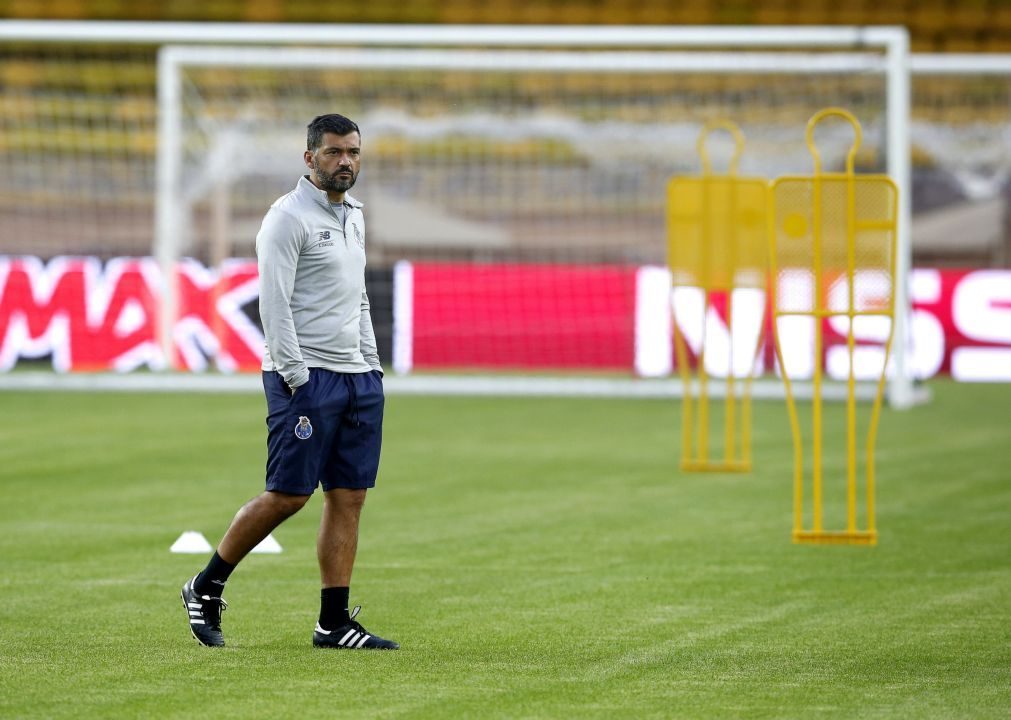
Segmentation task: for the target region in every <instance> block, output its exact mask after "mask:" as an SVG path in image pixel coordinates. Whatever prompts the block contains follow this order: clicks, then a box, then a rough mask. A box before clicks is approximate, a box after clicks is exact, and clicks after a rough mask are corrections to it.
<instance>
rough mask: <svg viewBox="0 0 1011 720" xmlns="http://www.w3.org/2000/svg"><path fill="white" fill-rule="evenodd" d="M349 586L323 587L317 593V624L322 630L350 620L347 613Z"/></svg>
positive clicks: (330, 628) (337, 626) (331, 628)
mask: <svg viewBox="0 0 1011 720" xmlns="http://www.w3.org/2000/svg"><path fill="white" fill-rule="evenodd" d="M350 595H351V588H346V587H329V588H323V589H322V590H321V591H320V594H319V626H320V627H321V628H323V629H324V630H333V629H334V628H339V627H340V626H341V625H345V624H347V623H349V622H351V617H350V615H349V614H348V597H349V596H350Z"/></svg>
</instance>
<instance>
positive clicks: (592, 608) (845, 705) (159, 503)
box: [0, 383, 1011, 719]
mask: <svg viewBox="0 0 1011 720" xmlns="http://www.w3.org/2000/svg"><path fill="white" fill-rule="evenodd" d="M934 390H935V394H936V397H935V400H934V402H933V403H932V404H930V405H928V406H924V407H920V408H917V409H915V410H913V411H911V412H908V413H897V412H892V411H888V410H886V411H885V412H884V414H883V417H882V420H881V432H880V438H879V444H878V446H879V452H878V463H877V470H878V482H879V490H878V525H879V530H880V544H879V545H878V546H877V547H875V548H865V547H812V546H795V545H792V544H791V543H790V537H789V531H790V523H791V495H790V493H791V489H790V487H791V486H790V472H791V469H790V462H791V450H790V447H791V446H790V440H789V436H788V426H787V420H786V413H785V409H784V407H783V406H782V405H781V403H760V404H758V405H757V407H756V416H755V443H754V447H755V466H756V469H755V471H754V472H753V473H751V474H748V475H729V474H717V475H699V474H692V475H689V474H683V473H681V472H679V471H678V469H677V461H678V456H679V438H680V435H679V430H678V427H679V412H678V405H677V403H676V402H673V401H658V400H593V399H571V400H570V399H542V400H530V399H473V398H431V397H407V396H394V397H391V398H390V399H389V400H388V407H387V429H386V438H385V450H384V458H383V465H382V469H381V472H380V479H379V485H378V487H377V488H376V490H375V491H373V492H372V493H370V496H369V501H368V503H367V505H366V509H365V515H364V518H363V527H362V537H361V544H360V551H359V557H358V563H357V566H356V569H355V578H354V583H353V586H352V602H354V603H357V604H361V605H363V606H364V609H363V612H362V616H361V619H362V621H363V622H364V624H365V625H366V627H368V628H370V629H374V630H375V631H377V632H379V633H380V634H382V635H384V636H388V637H393V638H395V639H397V640H399V641H400V642H401V644H402V646H403V649H402V650H401V651H399V652H396V653H376V654H369V653H354V652H348V651H329V652H328V651H318V650H313V648H312V647H311V644H310V638H311V631H312V627H313V623H314V620H315V615H316V612H317V610H318V606H317V605H318V580H317V578H318V574H317V569H316V561H315V529H316V524H317V522H318V517H319V508H320V506H319V498H318V497H316V498H314V499H313V500H312V502H311V503H310V505H309V506H307V507H306V509H305V510H303V511H302V512H301V513H300V514H299V515H297V516H295V517H294V518H292V519H291V520H289V521H288V522H287V523H286V524H285V525H283V526H282V527H281V528H279V530H278V531H277V532H276V533H275V536H276V537H277V539H278V540H279V541H280V542H281V544H282V545H283V546H284V553H283V554H281V555H277V556H264V555H254V556H250V557H249V558H248V559H247V560H246V561H245V562H244V563H243V564H242V565H241V566H240V567H239V569H238V570H237V571H236V572H235V574H234V575H233V576H232V580H231V582H230V583H229V586H228V590H227V592H226V597H227V598H228V600H229V602H230V605H231V607H230V608H229V610H228V611H227V612H226V613H225V616H224V619H225V624H224V627H225V632H226V637H227V641H228V646H227V647H226V648H223V649H207V648H202V647H199V646H197V644H196V643H195V642H194V641H193V640H192V639H191V638H190V636H189V631H188V630H187V629H186V626H185V621H184V616H183V612H182V607H181V604H180V602H179V598H178V592H179V586H180V585H181V584H182V583H183V581H184V580H185V579H186V578H187V577H189V576H190V575H191V574H193V573H194V572H195V571H196V570H197V569H199V567H200V566H201V565H202V563H203V560H204V559H203V558H202V557H197V556H185V555H172V554H170V553H169V552H168V547H169V545H170V544H171V543H172V542H173V540H175V538H176V537H177V536H178V535H179V534H180V533H181V532H182V531H183V530H188V529H195V530H200V531H201V532H203V533H204V534H205V535H207V536H208V538H209V539H210V540H211V542H212V543H215V542H217V540H218V539H219V538H220V536H221V534H222V533H223V531H224V529H225V527H226V526H227V524H228V522H229V520H230V519H231V516H232V514H233V513H234V511H235V510H236V509H237V508H238V507H239V505H240V504H241V503H242V502H244V501H245V500H246V499H248V498H249V497H251V496H252V495H254V494H256V493H257V492H259V490H260V488H261V487H262V472H263V461H264V439H263V430H264V424H263V417H262V416H263V402H262V399H261V398H259V397H256V396H252V395H250V396H233V395H195V394H194V395H185V394H179V395H157V394H151V395H140V394H119V393H105V394H83V393H82V394H74V393H63V394H61V393H4V394H0V410H2V413H0V493H2V495H0V498H2V500H0V568H2V571H0V717H3V718H17V717H45V718H99V717H117V718H118V717H130V718H140V717H187V718H192V717H204V716H206V717H210V718H216V719H217V718H232V717H234V718H281V717H293V718H301V717H305V718H309V717H347V718H365V717H382V718H431V717H436V718H437V717H449V718H460V717H472V718H542V717H547V718H615V717H628V718H633V717H634V718H647V717H656V718H693V717H698V718H723V717H725V718H758V717H784V718H798V717H814V716H817V717H824V718H857V717H859V718H886V717H896V718H987V717H993V718H997V717H1007V711H1008V707H1011V691H1009V687H1011V472H1009V468H1008V465H1009V460H1011V386H956V385H953V384H945V383H938V384H936V385H935V386H934ZM833 422H834V421H833Z"/></svg>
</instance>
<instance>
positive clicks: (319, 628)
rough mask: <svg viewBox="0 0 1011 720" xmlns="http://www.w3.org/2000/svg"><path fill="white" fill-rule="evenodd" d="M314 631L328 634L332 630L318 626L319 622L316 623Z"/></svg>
mask: <svg viewBox="0 0 1011 720" xmlns="http://www.w3.org/2000/svg"><path fill="white" fill-rule="evenodd" d="M316 632H318V633H321V634H322V635H329V634H330V633H331V632H333V631H332V630H324V629H323V628H322V627H320V624H319V623H316Z"/></svg>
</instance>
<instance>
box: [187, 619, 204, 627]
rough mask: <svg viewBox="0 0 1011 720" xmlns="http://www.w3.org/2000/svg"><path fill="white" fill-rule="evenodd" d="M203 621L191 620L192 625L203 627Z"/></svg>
mask: <svg viewBox="0 0 1011 720" xmlns="http://www.w3.org/2000/svg"><path fill="white" fill-rule="evenodd" d="M203 624H204V621H203V620H197V619H196V618H190V625H203Z"/></svg>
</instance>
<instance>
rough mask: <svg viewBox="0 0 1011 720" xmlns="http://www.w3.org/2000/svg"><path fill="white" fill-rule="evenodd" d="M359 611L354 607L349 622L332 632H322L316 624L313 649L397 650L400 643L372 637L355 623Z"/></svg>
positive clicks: (359, 608) (358, 608)
mask: <svg viewBox="0 0 1011 720" xmlns="http://www.w3.org/2000/svg"><path fill="white" fill-rule="evenodd" d="M361 609H362V608H361V606H357V607H355V609H354V610H352V611H351V620H350V622H347V623H345V624H344V625H341V626H340V627H339V628H335V629H334V630H324V629H323V628H321V627H320V626H319V623H318V622H317V623H316V630H315V631H314V632H313V634H312V644H313V645H314V646H315V647H325V648H347V649H348V650H399V649H400V643H396V642H393V641H392V640H384V639H383V638H381V637H379V636H378V635H372V634H371V633H369V631H368V630H366V629H365V628H363V627H362V625H361V623H357V622H355V620H354V617H355V615H357V614H358V611H359V610H361Z"/></svg>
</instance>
